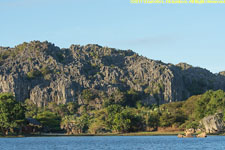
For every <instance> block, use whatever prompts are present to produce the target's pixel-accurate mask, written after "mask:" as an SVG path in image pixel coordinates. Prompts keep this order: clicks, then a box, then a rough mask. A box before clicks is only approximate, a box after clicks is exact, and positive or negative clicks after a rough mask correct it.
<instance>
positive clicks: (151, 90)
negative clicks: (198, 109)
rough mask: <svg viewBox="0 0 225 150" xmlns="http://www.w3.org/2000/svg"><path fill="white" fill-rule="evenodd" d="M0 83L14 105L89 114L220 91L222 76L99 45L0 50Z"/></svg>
mask: <svg viewBox="0 0 225 150" xmlns="http://www.w3.org/2000/svg"><path fill="white" fill-rule="evenodd" d="M0 83H1V84H0V92H12V93H13V94H14V95H15V97H16V100H17V101H24V100H26V99H30V100H31V101H32V102H33V103H34V104H37V105H38V106H46V105H47V104H48V103H49V102H52V101H53V102H56V103H57V104H65V103H67V102H78V103H79V104H80V105H89V106H91V107H93V108H95V109H99V108H101V107H102V104H105V103H126V104H129V105H135V104H136V102H137V101H140V102H141V103H144V104H147V105H148V104H163V103H168V102H174V101H181V100H185V99H187V98H188V97H190V96H192V95H197V94H202V93H204V92H205V91H207V90H209V89H212V90H217V89H223V90H225V76H223V74H222V73H221V74H213V73H211V72H210V71H208V70H206V69H202V68H198V67H192V66H190V65H188V64H185V63H180V64H178V65H173V64H165V63H163V62H161V61H155V60H151V59H148V58H146V57H143V56H139V55H138V54H137V53H135V52H133V51H131V50H117V49H114V48H108V47H102V46H99V45H86V46H80V45H71V46H70V48H62V49H60V48H59V47H57V46H55V45H54V44H52V43H49V42H39V41H32V42H30V43H23V44H20V45H18V46H16V47H14V48H9V47H0ZM121 101H122V102H121Z"/></svg>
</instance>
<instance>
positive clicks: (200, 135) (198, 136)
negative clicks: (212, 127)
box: [196, 132, 207, 138]
mask: <svg viewBox="0 0 225 150" xmlns="http://www.w3.org/2000/svg"><path fill="white" fill-rule="evenodd" d="M196 137H197V138H206V137H207V134H206V133H205V132H202V133H200V134H198V135H197V136H196Z"/></svg>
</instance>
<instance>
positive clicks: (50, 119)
mask: <svg viewBox="0 0 225 150" xmlns="http://www.w3.org/2000/svg"><path fill="white" fill-rule="evenodd" d="M35 119H37V120H38V121H40V123H41V124H42V125H43V126H44V127H47V128H48V129H49V130H50V131H55V130H59V129H60V121H61V118H60V117H59V116H57V115H56V114H55V113H53V112H50V111H43V112H39V113H38V114H37V116H36V117H35Z"/></svg>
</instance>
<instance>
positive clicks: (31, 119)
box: [26, 118, 41, 126]
mask: <svg viewBox="0 0 225 150" xmlns="http://www.w3.org/2000/svg"><path fill="white" fill-rule="evenodd" d="M26 120H27V121H28V123H29V124H32V125H35V126H41V123H40V122H39V121H37V120H36V119H34V118H26Z"/></svg>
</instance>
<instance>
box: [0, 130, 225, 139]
mask: <svg viewBox="0 0 225 150" xmlns="http://www.w3.org/2000/svg"><path fill="white" fill-rule="evenodd" d="M178 134H184V132H183V131H173V132H162V131H154V132H132V133H102V134H87V133H83V134H74V135H67V134H64V133H41V134H29V135H9V136H1V135H0V138H17V137H18V138H22V137H72V136H177V135H178ZM207 135H208V136H216V135H220V136H225V133H218V134H207Z"/></svg>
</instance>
